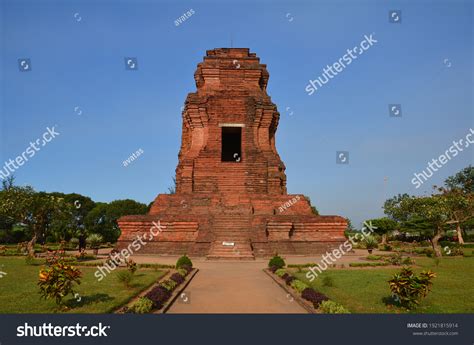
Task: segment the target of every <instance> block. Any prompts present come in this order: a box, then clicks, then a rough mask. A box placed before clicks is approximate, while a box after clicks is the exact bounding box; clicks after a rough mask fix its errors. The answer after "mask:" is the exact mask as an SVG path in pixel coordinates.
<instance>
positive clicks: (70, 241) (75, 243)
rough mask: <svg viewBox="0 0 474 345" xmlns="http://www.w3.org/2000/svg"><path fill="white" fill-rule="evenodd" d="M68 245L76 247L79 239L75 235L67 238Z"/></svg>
mask: <svg viewBox="0 0 474 345" xmlns="http://www.w3.org/2000/svg"><path fill="white" fill-rule="evenodd" d="M69 245H70V246H71V248H73V249H76V248H77V247H79V239H78V238H76V237H73V238H71V239H70V240H69Z"/></svg>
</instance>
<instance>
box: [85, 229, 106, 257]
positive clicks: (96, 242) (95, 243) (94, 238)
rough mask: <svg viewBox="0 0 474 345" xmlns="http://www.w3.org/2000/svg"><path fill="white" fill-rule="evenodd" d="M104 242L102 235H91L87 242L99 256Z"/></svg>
mask: <svg viewBox="0 0 474 345" xmlns="http://www.w3.org/2000/svg"><path fill="white" fill-rule="evenodd" d="M103 240H104V238H103V237H102V235H99V234H91V235H89V237H87V239H86V242H87V243H88V244H89V246H90V247H91V248H92V249H93V250H94V254H95V255H97V253H98V252H99V247H100V244H101V243H102V241H103Z"/></svg>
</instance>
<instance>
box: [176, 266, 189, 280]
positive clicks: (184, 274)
mask: <svg viewBox="0 0 474 345" xmlns="http://www.w3.org/2000/svg"><path fill="white" fill-rule="evenodd" d="M176 271H177V272H178V274H179V275H180V276H181V277H183V278H184V277H186V276H187V275H188V271H187V270H185V269H184V268H178V269H177V270H176Z"/></svg>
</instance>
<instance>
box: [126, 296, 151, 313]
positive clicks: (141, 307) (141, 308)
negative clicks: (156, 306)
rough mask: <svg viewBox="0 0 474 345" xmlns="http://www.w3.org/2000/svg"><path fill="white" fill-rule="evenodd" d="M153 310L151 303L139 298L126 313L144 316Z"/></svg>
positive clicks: (146, 299)
mask: <svg viewBox="0 0 474 345" xmlns="http://www.w3.org/2000/svg"><path fill="white" fill-rule="evenodd" d="M152 309H153V302H152V301H151V300H150V299H148V298H146V297H140V298H139V299H138V300H137V301H136V302H135V303H133V304H132V305H131V306H130V308H129V309H128V311H129V312H130V313H135V314H146V313H149V312H150V311H151V310H152Z"/></svg>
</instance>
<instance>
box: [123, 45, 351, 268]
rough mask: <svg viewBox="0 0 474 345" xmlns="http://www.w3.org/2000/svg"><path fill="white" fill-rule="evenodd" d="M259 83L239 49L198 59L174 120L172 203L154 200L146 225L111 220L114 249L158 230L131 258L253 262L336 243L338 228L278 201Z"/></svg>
mask: <svg viewBox="0 0 474 345" xmlns="http://www.w3.org/2000/svg"><path fill="white" fill-rule="evenodd" d="M268 78H269V74H268V72H267V69H266V65H264V64H261V63H260V59H259V58H258V57H257V56H256V55H255V53H250V52H249V49H247V48H219V49H214V50H209V51H207V54H206V56H205V57H204V61H203V62H201V63H199V64H198V66H197V69H196V72H195V74H194V79H195V81H196V87H197V91H196V92H194V93H190V94H188V96H187V98H186V102H185V106H184V110H183V112H182V122H183V123H182V140H181V148H180V151H179V155H178V157H179V162H178V166H177V168H176V193H175V194H160V195H158V196H157V197H156V199H155V201H154V203H153V205H152V207H151V209H150V212H149V213H148V214H147V215H134V216H125V217H122V218H120V219H119V221H118V223H119V226H120V228H121V230H122V235H121V237H120V239H119V241H118V247H119V248H123V247H126V246H128V245H129V244H130V243H131V242H132V241H133V240H134V239H135V238H137V236H139V235H143V234H144V233H149V230H150V228H151V227H152V226H153V222H158V221H160V224H161V225H162V228H161V231H160V232H159V234H158V235H157V236H156V237H154V238H153V240H151V241H149V242H148V243H147V245H146V246H144V247H143V248H142V249H141V251H140V253H154V254H164V255H180V254H184V253H187V254H188V255H192V256H207V257H208V258H210V259H213V258H215V259H218V258H229V259H253V258H255V257H256V256H269V255H272V254H274V253H275V252H278V253H281V254H303V255H309V254H316V253H322V252H325V251H327V250H330V249H331V248H332V247H335V246H339V245H340V244H341V243H342V242H344V241H345V238H344V230H345V228H346V225H347V224H346V220H345V219H344V218H342V217H340V216H321V215H315V214H313V213H312V210H311V205H310V203H309V201H308V199H307V198H306V197H305V196H304V195H301V194H291V195H290V194H287V189H286V175H285V165H284V164H283V162H282V160H281V159H280V156H279V155H278V152H277V149H276V145H275V133H276V130H277V127H278V121H279V118H280V114H279V113H278V110H277V107H276V105H275V104H273V103H272V101H271V98H270V96H268V94H267V92H266V88H267V83H268ZM282 205H287V206H283V207H282Z"/></svg>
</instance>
